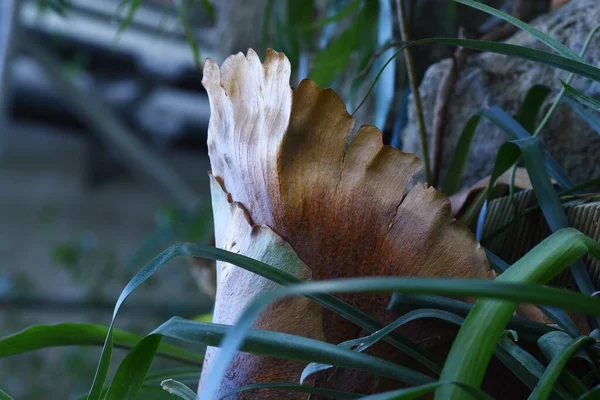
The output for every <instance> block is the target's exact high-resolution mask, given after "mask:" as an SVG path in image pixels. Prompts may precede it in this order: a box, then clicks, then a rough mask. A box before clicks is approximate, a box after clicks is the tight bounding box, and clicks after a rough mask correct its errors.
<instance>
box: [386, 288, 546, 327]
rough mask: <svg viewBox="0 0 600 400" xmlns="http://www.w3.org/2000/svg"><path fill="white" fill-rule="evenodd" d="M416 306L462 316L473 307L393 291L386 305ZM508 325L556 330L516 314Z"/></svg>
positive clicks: (394, 307) (397, 308) (401, 308)
mask: <svg viewBox="0 0 600 400" xmlns="http://www.w3.org/2000/svg"><path fill="white" fill-rule="evenodd" d="M418 308H433V309H438V310H443V311H447V312H450V313H453V314H456V315H458V316H461V317H463V318H464V317H466V316H467V314H469V312H470V311H471V309H472V308H473V304H471V303H467V302H465V301H460V300H456V299H450V298H447V297H442V296H435V295H422V294H405V293H395V294H394V295H393V296H392V299H391V300H390V304H389V306H388V309H389V310H393V311H396V312H399V313H405V312H407V311H412V310H414V309H418ZM508 327H509V328H510V329H514V330H516V331H517V332H519V333H520V334H521V335H523V334H524V333H532V334H536V335H543V334H545V333H548V332H552V331H555V330H556V329H554V328H552V327H550V326H547V325H544V324H540V323H537V322H533V321H531V320H528V319H527V318H523V317H519V316H516V315H515V316H512V317H511V319H510V322H509V324H508Z"/></svg>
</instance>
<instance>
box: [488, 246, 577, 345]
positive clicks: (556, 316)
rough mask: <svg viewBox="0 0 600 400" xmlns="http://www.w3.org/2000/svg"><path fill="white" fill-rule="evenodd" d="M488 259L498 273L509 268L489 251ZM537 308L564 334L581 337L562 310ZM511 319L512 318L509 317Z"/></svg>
mask: <svg viewBox="0 0 600 400" xmlns="http://www.w3.org/2000/svg"><path fill="white" fill-rule="evenodd" d="M485 253H486V255H487V256H488V259H489V260H490V261H491V262H492V263H493V264H494V265H495V266H497V267H499V271H498V272H500V273H503V272H505V271H506V270H508V268H510V266H509V265H508V264H506V263H505V262H504V260H502V259H501V258H500V257H498V256H497V255H495V254H494V253H492V252H491V251H489V250H487V249H486V250H485ZM537 307H538V308H539V309H540V310H541V311H542V312H543V313H544V314H546V315H547V316H548V317H549V318H550V319H551V320H552V321H554V323H556V324H557V325H558V326H559V327H561V328H562V329H563V330H564V331H565V332H567V333H568V334H569V335H571V337H578V336H581V332H580V331H579V329H577V326H575V324H574V323H573V321H572V320H571V318H569V316H568V315H567V314H566V313H565V312H564V311H562V310H559V309H556V308H552V307H543V306H540V305H537ZM511 318H512V317H511Z"/></svg>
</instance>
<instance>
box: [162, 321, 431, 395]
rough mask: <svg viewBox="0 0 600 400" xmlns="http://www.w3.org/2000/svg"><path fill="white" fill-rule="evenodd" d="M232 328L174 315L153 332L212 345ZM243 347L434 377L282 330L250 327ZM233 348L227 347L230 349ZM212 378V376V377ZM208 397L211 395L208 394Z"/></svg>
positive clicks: (416, 380)
mask: <svg viewBox="0 0 600 400" xmlns="http://www.w3.org/2000/svg"><path fill="white" fill-rule="evenodd" d="M231 332H232V327H230V326H227V325H221V324H209V323H202V322H194V321H189V320H185V319H183V318H178V317H174V318H171V319H170V320H169V321H167V322H165V323H164V324H162V325H161V326H159V327H158V328H156V329H155V330H154V331H153V332H152V333H151V335H163V336H167V337H170V338H173V339H178V340H185V341H188V342H191V343H201V344H205V345H208V346H218V347H224V346H223V342H222V340H221V339H222V338H223V337H224V336H226V334H228V333H231ZM246 334H247V336H246V340H245V342H244V344H243V346H242V347H241V350H242V351H245V352H248V353H252V354H257V355H262V356H269V357H276V358H284V359H292V360H298V361H306V362H313V361H316V362H320V363H326V364H333V365H337V366H340V367H344V368H351V369H357V370H361V371H367V372H369V373H373V374H376V375H381V376H386V377H388V378H391V379H395V380H400V381H403V382H407V383H410V384H421V383H426V382H431V381H432V378H430V377H429V376H427V375H424V374H421V373H419V372H415V371H412V370H410V369H408V368H406V367H402V366H399V365H396V364H394V363H391V362H389V361H385V360H381V359H379V358H376V357H373V356H370V355H367V354H362V353H357V352H355V351H351V350H348V349H345V348H342V347H338V346H336V345H333V344H331V343H327V342H322V341H319V340H314V339H309V338H305V337H302V336H296V335H290V334H286V333H280V332H272V331H264V330H259V329H250V330H248V331H247V332H246ZM228 351H229V348H223V349H222V351H221V352H222V353H223V352H228ZM221 358H222V356H219V359H221ZM209 381H210V380H209ZM207 398H210V397H209V396H207Z"/></svg>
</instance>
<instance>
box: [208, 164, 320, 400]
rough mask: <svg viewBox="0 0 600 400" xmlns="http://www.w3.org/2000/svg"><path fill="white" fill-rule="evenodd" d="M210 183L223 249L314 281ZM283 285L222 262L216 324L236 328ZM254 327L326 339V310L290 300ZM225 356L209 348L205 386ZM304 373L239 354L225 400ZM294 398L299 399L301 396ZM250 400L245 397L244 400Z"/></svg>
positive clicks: (297, 366) (286, 363)
mask: <svg viewBox="0 0 600 400" xmlns="http://www.w3.org/2000/svg"><path fill="white" fill-rule="evenodd" d="M210 180H211V196H212V205H213V213H214V216H215V233H216V234H215V238H216V246H217V247H219V248H221V249H224V250H228V251H231V252H236V253H240V254H243V255H245V256H247V257H251V258H253V259H255V260H259V261H262V262H264V263H266V264H269V265H271V266H273V267H275V268H280V269H282V270H284V271H285V272H287V273H289V274H292V275H294V276H296V277H298V278H300V279H310V278H311V271H310V269H309V268H308V267H307V266H306V265H305V264H304V263H303V262H302V261H301V260H300V259H299V258H298V256H297V255H296V253H295V252H294V251H293V250H292V248H291V247H290V246H289V245H288V244H287V243H285V242H284V241H283V240H282V239H281V238H280V237H279V236H278V235H277V234H276V233H274V232H273V231H272V230H271V229H270V228H269V227H267V226H264V225H263V226H260V225H254V226H252V225H251V224H250V221H249V218H248V215H247V213H246V211H245V210H244V208H243V206H241V205H240V204H238V203H235V202H233V201H232V200H231V196H229V195H228V194H227V193H226V192H225V191H224V190H223V187H222V185H221V183H220V182H219V181H218V179H217V178H215V177H213V176H212V175H211V176H210ZM278 286H279V285H277V284H276V283H274V282H272V281H269V280H268V279H265V278H263V277H261V276H258V275H256V274H253V273H251V272H248V271H246V270H243V269H241V268H238V267H236V266H234V265H231V264H228V263H224V262H217V294H216V300H215V309H214V312H213V322H214V323H218V324H225V325H234V324H235V323H236V322H237V319H238V318H239V317H240V316H241V314H242V312H243V311H244V310H245V309H246V307H247V306H248V305H249V304H250V303H251V302H252V300H253V299H254V298H255V297H256V296H258V295H260V294H262V293H265V292H267V291H269V290H272V289H273V288H276V287H278ZM254 326H255V327H256V328H259V329H264V330H273V331H278V332H284V333H293V334H296V335H301V336H304V337H310V338H312V339H319V340H324V336H323V322H322V309H321V307H320V306H318V305H317V304H315V303H313V302H311V301H310V300H308V299H306V298H304V297H298V296H296V297H286V298H284V299H281V300H279V301H276V302H275V303H273V304H271V305H270V306H269V307H267V309H266V310H265V311H264V312H263V313H262V314H261V316H260V317H259V319H258V320H257V321H256V322H255V324H254ZM219 351H220V350H219V349H218V348H215V347H208V349H207V350H206V355H205V358H204V365H203V368H202V376H201V378H200V387H202V384H203V382H204V379H207V376H208V375H209V373H210V370H211V367H212V364H213V362H214V361H215V359H217V358H218V356H219ZM303 368H304V364H303V363H300V362H297V361H292V360H283V359H274V358H267V357H260V356H255V355H253V354H249V353H238V355H237V356H236V358H235V360H234V361H233V362H232V363H231V365H230V366H229V370H228V372H227V378H226V379H225V381H224V382H223V384H222V385H221V387H220V388H219V396H224V395H226V394H228V393H230V392H232V391H233V390H234V389H236V388H238V387H241V386H244V385H248V384H250V383H255V382H269V381H278V382H295V381H297V380H298V377H299V376H300V374H301V373H302V369H303ZM281 394H282V392H280V391H279V392H275V391H264V390H263V391H262V392H261V396H260V398H262V399H271V398H273V399H280V398H282V397H281ZM255 395H256V393H252V392H249V393H248V394H247V395H246V396H245V397H248V398H256V397H255ZM253 396H254V397H253ZM293 396H296V397H298V393H295V394H293ZM245 397H242V396H241V395H240V396H239V397H238V398H245ZM296 397H290V398H296ZM304 397H306V396H305V395H304ZM298 398H302V396H300V397H298Z"/></svg>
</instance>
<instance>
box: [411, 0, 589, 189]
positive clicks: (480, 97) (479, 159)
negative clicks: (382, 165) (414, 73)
mask: <svg viewBox="0 0 600 400" xmlns="http://www.w3.org/2000/svg"><path fill="white" fill-rule="evenodd" d="M598 21H600V2H598V1H597V0H573V1H571V2H570V3H568V4H567V5H565V6H564V7H561V8H559V9H558V10H556V11H554V12H553V13H550V14H547V15H544V16H541V17H539V18H537V19H536V20H534V21H533V22H532V24H533V25H534V26H535V27H536V28H537V29H539V30H541V31H542V32H544V33H549V34H550V35H551V36H552V37H553V38H555V39H557V40H558V41H560V42H561V43H564V44H565V45H567V46H569V47H570V48H571V49H573V50H574V51H576V52H579V51H581V49H582V47H583V43H584V42H585V39H586V37H587V35H588V33H589V32H590V30H591V29H592V28H593V27H594V26H595V25H596V24H597V23H598ZM507 42H508V43H512V44H517V45H521V46H527V47H531V48H535V49H538V50H546V51H547V50H548V48H547V47H546V46H545V45H543V44H542V43H541V42H539V41H537V40H536V39H534V38H533V37H532V36H530V35H529V34H527V33H525V32H519V33H518V34H516V35H514V36H513V37H512V38H510V39H509V40H508V41H507ZM585 59H586V60H587V61H588V62H590V63H591V64H593V65H596V66H598V65H600V35H599V36H596V37H595V38H594V39H593V40H592V42H591V44H590V46H589V49H588V51H587V52H586V55H585ZM450 64H451V61H450V60H449V59H446V60H443V61H441V62H439V63H437V64H434V65H432V66H431V67H430V68H429V69H428V71H427V72H426V74H425V77H424V78H423V81H422V83H421V96H422V100H423V107H424V114H425V120H426V125H427V131H428V134H429V139H430V143H431V132H432V125H433V110H434V107H435V102H436V97H437V92H438V88H439V86H440V83H441V82H442V80H443V78H444V76H445V74H446V72H447V71H448V68H449V66H450ZM566 77H567V73H566V72H564V71H561V70H558V69H554V68H551V67H547V66H545V65H542V64H537V63H534V62H531V61H524V60H521V59H519V58H516V57H506V56H502V55H497V54H492V53H482V54H478V55H474V56H472V57H471V58H470V59H468V60H467V63H466V64H465V65H464V66H463V68H462V69H461V71H460V74H459V78H458V80H457V82H456V86H455V88H454V92H453V94H452V96H451V100H450V104H449V107H448V114H447V116H448V118H447V122H446V126H445V131H444V138H443V143H442V162H441V176H442V179H443V177H444V175H445V173H446V171H447V169H448V166H449V162H450V160H451V158H452V155H453V153H454V148H455V146H456V144H457V142H458V139H459V137H460V134H461V132H462V129H463V127H464V125H465V124H466V122H467V120H468V119H469V118H470V117H471V116H472V115H473V114H475V113H476V112H477V111H479V110H481V109H482V108H484V107H487V106H492V105H495V106H499V107H500V108H502V109H504V110H505V111H506V112H508V113H509V114H512V115H515V114H516V113H517V110H518V109H519V106H520V105H521V103H522V101H523V99H524V98H525V95H526V93H527V91H528V90H529V88H531V87H532V86H533V85H536V84H541V85H546V86H548V87H551V88H553V89H558V88H560V80H559V79H562V80H565V79H566ZM572 85H573V86H574V87H575V88H577V89H579V90H581V91H582V92H584V93H586V94H587V95H590V96H595V97H598V98H600V83H597V82H593V81H591V80H590V79H586V78H582V77H578V76H576V77H575V79H574V80H573V82H572ZM552 97H553V96H549V99H548V100H547V101H546V103H545V104H544V106H543V107H542V115H543V113H545V111H547V110H548V108H549V106H550V103H551V100H552ZM541 138H542V141H543V142H544V145H545V146H546V149H547V150H548V151H549V152H550V154H551V155H552V156H553V157H555V159H556V160H557V161H558V163H559V164H560V165H561V166H562V167H563V168H564V169H565V171H566V173H567V174H568V175H570V176H571V178H573V179H574V181H575V182H576V183H581V182H585V181H587V180H590V179H592V178H595V177H597V176H598V175H600V163H599V162H598V160H599V158H600V134H599V133H597V132H595V131H593V130H592V129H591V128H590V126H588V124H587V123H586V122H585V121H583V120H582V119H581V118H580V117H579V116H578V115H577V114H575V112H574V111H573V110H572V109H571V108H570V106H569V105H567V104H564V103H563V104H561V105H559V107H558V108H557V110H556V111H555V113H554V115H553V117H552V118H551V120H550V121H549V122H548V124H547V125H546V128H545V129H544V130H543V131H542V133H541ZM403 140H404V142H403V150H405V151H409V152H414V153H417V154H420V143H419V134H418V128H417V123H416V116H415V110H414V105H413V104H412V102H411V105H410V107H409V121H408V123H407V126H406V127H405V129H404V132H403ZM506 140H508V137H507V136H506V135H505V134H504V133H503V132H502V131H501V130H499V129H498V128H496V127H495V126H493V125H492V124H491V123H490V122H489V121H487V120H482V122H481V123H480V126H479V128H478V130H477V132H476V134H475V136H474V138H473V143H472V145H471V150H470V153H469V159H468V163H467V167H466V170H465V176H464V181H463V185H464V186H468V185H471V184H473V183H475V182H476V181H478V180H480V179H482V178H483V177H485V176H487V175H489V174H490V172H491V169H492V166H493V163H494V160H495V157H496V152H497V150H498V148H499V146H500V145H501V144H502V143H503V142H505V141H506Z"/></svg>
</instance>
